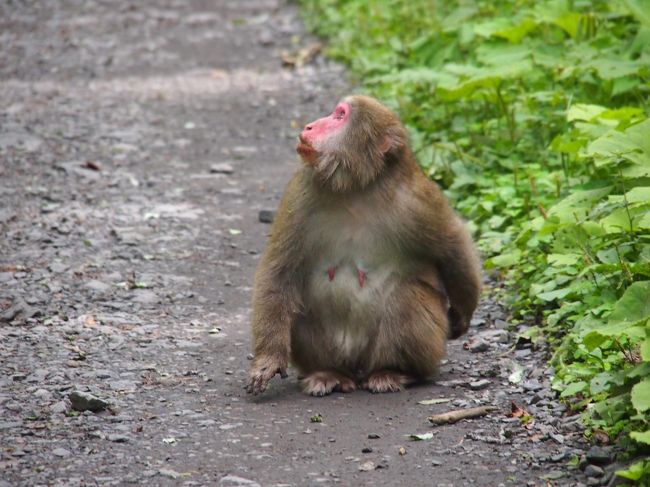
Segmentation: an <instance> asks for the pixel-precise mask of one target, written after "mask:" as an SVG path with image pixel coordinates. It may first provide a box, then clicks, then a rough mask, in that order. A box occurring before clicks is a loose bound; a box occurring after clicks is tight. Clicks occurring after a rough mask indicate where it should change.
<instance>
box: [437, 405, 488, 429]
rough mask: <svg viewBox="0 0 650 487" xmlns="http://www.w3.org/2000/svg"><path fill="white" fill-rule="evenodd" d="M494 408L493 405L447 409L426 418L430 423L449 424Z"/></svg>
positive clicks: (480, 414)
mask: <svg viewBox="0 0 650 487" xmlns="http://www.w3.org/2000/svg"><path fill="white" fill-rule="evenodd" d="M496 409H497V408H495V407H494V406H480V407H477V408H469V409H457V410H455V411H449V412H446V413H441V414H434V415H433V416H429V417H428V418H427V419H428V420H429V421H430V422H431V423H432V424H436V425H438V424H451V423H455V422H456V421H460V420H461V419H470V418H478V417H479V416H485V415H486V414H488V413H491V412H492V411H496Z"/></svg>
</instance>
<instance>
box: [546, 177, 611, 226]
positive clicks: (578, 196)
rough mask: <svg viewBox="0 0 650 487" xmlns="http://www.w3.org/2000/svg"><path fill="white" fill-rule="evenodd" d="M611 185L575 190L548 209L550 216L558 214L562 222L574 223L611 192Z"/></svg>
mask: <svg viewBox="0 0 650 487" xmlns="http://www.w3.org/2000/svg"><path fill="white" fill-rule="evenodd" d="M610 191H611V186H606V187H604V188H598V189H587V190H575V191H573V192H572V193H571V194H569V195H568V196H567V197H566V198H564V199H563V200H562V201H560V202H559V203H557V204H555V205H554V206H552V207H551V208H550V209H549V210H548V214H549V216H557V217H558V218H559V219H560V222H562V223H574V222H575V221H576V218H583V217H585V216H587V213H588V212H589V210H590V209H591V208H592V206H593V205H594V204H595V203H596V202H597V201H598V200H600V199H601V198H603V197H604V196H606V195H607V194H609V192H610Z"/></svg>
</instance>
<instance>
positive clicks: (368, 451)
mask: <svg viewBox="0 0 650 487" xmlns="http://www.w3.org/2000/svg"><path fill="white" fill-rule="evenodd" d="M361 453H372V448H370V447H369V446H367V447H365V448H362V449H361Z"/></svg>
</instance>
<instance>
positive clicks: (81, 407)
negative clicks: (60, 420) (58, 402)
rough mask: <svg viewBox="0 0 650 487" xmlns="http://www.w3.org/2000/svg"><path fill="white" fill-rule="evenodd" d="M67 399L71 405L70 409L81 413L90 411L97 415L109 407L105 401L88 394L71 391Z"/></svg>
mask: <svg viewBox="0 0 650 487" xmlns="http://www.w3.org/2000/svg"><path fill="white" fill-rule="evenodd" d="M68 399H69V400H70V404H72V408H73V409H74V410H76V411H81V412H83V411H92V412H93V413H98V412H100V411H103V410H104V409H106V408H107V407H108V406H110V404H109V403H107V402H106V401H104V400H102V399H99V398H98V397H95V396H93V395H92V394H90V393H88V392H81V391H73V392H71V393H70V394H68Z"/></svg>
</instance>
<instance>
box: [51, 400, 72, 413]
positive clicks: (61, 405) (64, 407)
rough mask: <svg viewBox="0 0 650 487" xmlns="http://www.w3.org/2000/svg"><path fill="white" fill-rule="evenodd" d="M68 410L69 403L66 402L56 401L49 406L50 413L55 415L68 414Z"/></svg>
mask: <svg viewBox="0 0 650 487" xmlns="http://www.w3.org/2000/svg"><path fill="white" fill-rule="evenodd" d="M69 409H70V403H69V402H67V401H58V402H56V403H54V404H53V405H52V406H50V411H51V412H53V413H55V414H62V413H66V412H68V410H69Z"/></svg>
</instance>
